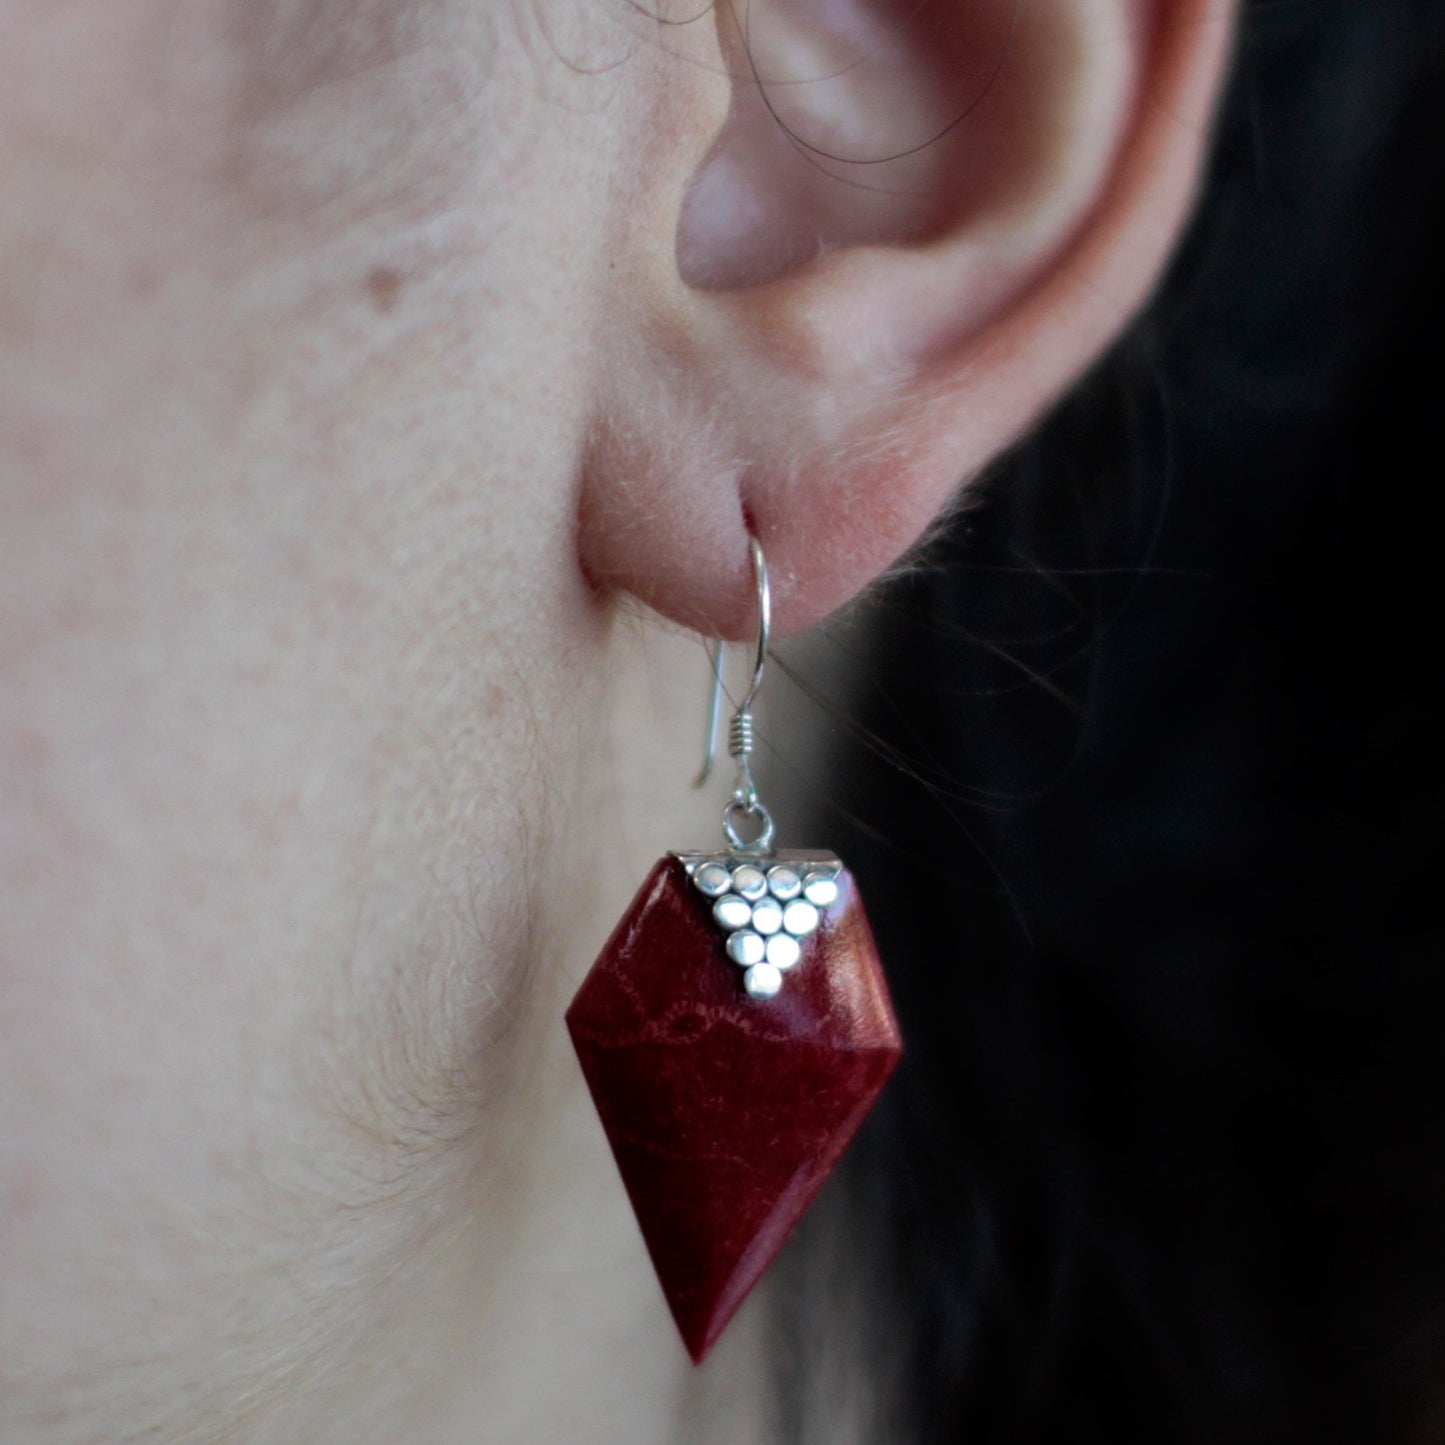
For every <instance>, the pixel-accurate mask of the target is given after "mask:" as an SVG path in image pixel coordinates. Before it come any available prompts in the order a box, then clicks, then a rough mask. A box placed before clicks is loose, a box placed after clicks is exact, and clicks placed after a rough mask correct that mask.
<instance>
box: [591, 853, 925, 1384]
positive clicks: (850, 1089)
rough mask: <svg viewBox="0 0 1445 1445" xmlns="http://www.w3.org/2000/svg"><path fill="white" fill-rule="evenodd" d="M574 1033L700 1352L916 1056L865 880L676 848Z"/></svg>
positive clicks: (811, 863)
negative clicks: (908, 1051) (905, 1056)
mask: <svg viewBox="0 0 1445 1445" xmlns="http://www.w3.org/2000/svg"><path fill="white" fill-rule="evenodd" d="M567 1027H568V1029H569V1030H570V1032H571V1035H572V1041H573V1044H574V1045H575V1046H576V1049H577V1056H578V1058H579V1060H580V1061H581V1064H582V1072H583V1074H584V1075H585V1076H586V1079H587V1084H588V1087H589V1088H590V1089H591V1091H592V1097H593V1100H594V1101H595V1102H596V1105H597V1112H598V1114H599V1115H600V1116H601V1119H602V1126H603V1128H604V1129H605V1130H606V1133H607V1138H608V1142H609V1143H610V1144H611V1145H612V1152H613V1154H614V1155H615V1156H616V1159H617V1166H618V1169H619V1170H620V1171H621V1174H622V1181H623V1183H624V1185H625V1186H626V1188H627V1193H628V1195H629V1196H630V1197H631V1200H632V1207H633V1209H634V1210H635V1212H636V1214H637V1222H638V1224H639V1225H640V1226H641V1228H642V1235H643V1238H644V1240H645V1241H646V1243H647V1248H648V1251H649V1252H650V1253H651V1255H652V1262H653V1264H654V1266H655V1267H656V1269H657V1276H658V1279H659V1281H660V1282H661V1284H662V1290H663V1293H664V1295H665V1296H666V1297H667V1302H668V1304H669V1306H670V1307H671V1309H672V1313H673V1317H674V1319H675V1320H676V1321H677V1326H678V1329H679V1330H680V1331H681V1332H682V1338H683V1341H684V1343H685V1344H686V1346H687V1349H688V1352H689V1353H690V1354H691V1355H692V1358H693V1359H694V1360H695V1361H697V1362H699V1363H700V1362H701V1361H702V1359H703V1357H704V1356H705V1355H706V1354H707V1353H708V1351H709V1350H710V1349H711V1348H712V1346H713V1344H714V1343H715V1342H716V1341H717V1338H718V1336H719V1335H720V1334H721V1333H722V1331H723V1328H724V1327H725V1326H726V1325H727V1323H728V1321H729V1320H730V1319H731V1318H732V1316H733V1314H734V1312H735V1311H736V1310H737V1308H738V1306H739V1305H740V1304H741V1303H742V1301H743V1299H744V1297H745V1296H746V1295H747V1293H748V1291H749V1290H750V1289H751V1288H752V1287H753V1285H754V1284H755V1283H756V1282H757V1280H758V1279H759V1277H760V1276H761V1275H762V1273H763V1271H764V1270H765V1269H766V1268H767V1266H768V1265H769V1263H771V1261H772V1259H773V1257H774V1256H775V1255H776V1254H777V1252H778V1250H779V1249H780V1248H781V1247H782V1244H783V1242H784V1240H785V1239H786V1238H787V1236H788V1234H789V1232H790V1231H791V1230H792V1228H793V1226H794V1224H796V1223H797V1221H798V1219H799V1218H800V1217H801V1216H802V1214H803V1212H804V1211H805V1210H806V1209H807V1207H808V1205H809V1204H810V1203H811V1202H812V1200H813V1197H814V1196H815V1195H816V1194H817V1192H818V1190H819V1189H820V1188H821V1187H822V1185H823V1182H824V1180H825V1179H826V1178H827V1177H828V1175H829V1173H830V1172H831V1171H832V1169H833V1166H834V1165H835V1164H836V1163H837V1162H838V1159H839V1157H840V1156H841V1155H842V1153H843V1150H844V1149H845V1148H846V1147H847V1145H848V1143H849V1141H850V1140H851V1139H852V1137H853V1135H854V1133H855V1132H856V1131H857V1129H858V1126H859V1125H860V1124H861V1123H862V1122H863V1119H864V1117H865V1116H866V1115H867V1113H868V1110H869V1109H870V1108H871V1107H872V1105H873V1102H874V1101H875V1099H876V1098H877V1097H878V1094H879V1092H880V1091H881V1089H882V1088H883V1085H884V1084H885V1083H886V1082H887V1079H888V1076H889V1075H890V1074H891V1073H892V1072H893V1068H894V1066H895V1065H896V1064H897V1062H898V1060H899V1058H900V1057H901V1054H902V1046H901V1041H900V1039H899V1035H898V1026H897V1023H896V1021H895V1020H894V1017H893V1009H892V1004H891V1003H890V1001H889V997H888V988H887V985H886V983H885V982H884V979H883V974H882V971H881V969H880V968H879V966H878V956H877V952H876V950H875V947H874V943H873V935H872V932H871V930H870V929H869V927H868V920H867V918H866V917H865V916H864V913H863V905H862V903H861V902H860V901H859V898H858V894H857V890H856V888H855V887H854V885H853V880H852V877H851V875H850V874H849V873H848V872H847V871H846V869H844V868H843V867H842V866H841V864H839V862H838V860H837V859H836V858H835V857H833V856H832V855H831V854H826V853H798V852H780V853H774V854H766V855H764V854H749V853H738V852H733V853H727V854H717V855H711V854H673V855H671V856H669V857H667V858H664V859H662V860H661V861H660V862H659V863H658V865H657V867H656V868H654V869H653V871H652V874H651V875H650V876H649V878H648V879H647V882H646V883H644V884H643V886H642V889H641V891H640V892H639V893H638V895H637V897H636V898H635V899H634V900H633V903H632V906H631V907H630V908H629V909H628V910H627V913H626V914H625V915H624V917H623V919H622V921H621V922H620V923H619V924H618V925H617V928H616V930H615V931H614V932H613V935H612V937H611V939H609V940H608V943H607V946H606V948H604V949H603V950H602V954H601V956H600V957H599V958H598V960H597V962H596V963H595V964H594V965H593V967H592V971H591V972H590V973H589V974H588V975H587V978H586V979H585V981H584V982H583V984H582V987H581V988H580V989H579V990H578V992H577V997H576V998H575V999H574V1000H573V1001H572V1006H571V1007H570V1008H569V1009H568V1011H567Z"/></svg>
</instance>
